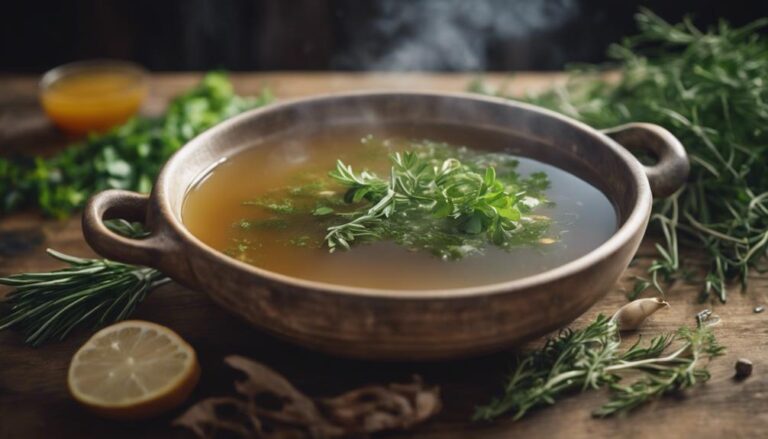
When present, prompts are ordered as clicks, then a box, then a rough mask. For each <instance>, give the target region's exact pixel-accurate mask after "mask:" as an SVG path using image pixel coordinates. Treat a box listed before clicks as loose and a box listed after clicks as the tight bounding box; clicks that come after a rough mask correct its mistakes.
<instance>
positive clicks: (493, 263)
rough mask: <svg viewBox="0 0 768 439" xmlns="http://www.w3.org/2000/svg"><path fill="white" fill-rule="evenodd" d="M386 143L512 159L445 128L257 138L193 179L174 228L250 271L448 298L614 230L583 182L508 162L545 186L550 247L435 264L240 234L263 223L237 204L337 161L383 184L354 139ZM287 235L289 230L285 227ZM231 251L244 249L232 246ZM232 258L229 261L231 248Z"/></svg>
mask: <svg viewBox="0 0 768 439" xmlns="http://www.w3.org/2000/svg"><path fill="white" fill-rule="evenodd" d="M369 135H373V136H374V137H375V138H376V139H388V141H389V143H390V144H391V145H394V146H393V147H394V148H395V149H403V148H400V145H407V142H408V140H409V139H430V140H434V141H441V142H447V143H451V144H454V145H464V146H467V147H470V148H479V149H484V146H485V147H486V148H488V147H489V145H492V144H493V145H494V146H496V147H498V146H501V147H506V148H505V149H507V150H511V149H512V147H513V145H512V144H513V143H514V141H515V140H514V139H510V138H509V137H508V136H501V135H499V134H498V133H492V132H488V131H481V130H467V129H465V128H461V129H459V128H456V127H450V126H410V125H402V126H383V127H382V126H377V127H375V128H374V127H367V126H343V127H336V128H332V129H325V130H322V131H314V132H303V133H291V135H290V136H286V137H278V138H272V139H266V140H264V141H262V142H261V143H259V144H258V145H254V146H253V147H250V148H246V149H244V150H243V151H242V152H240V153H237V154H235V155H234V156H233V157H228V158H227V159H226V160H224V161H223V162H222V163H221V164H219V165H218V166H216V167H215V168H213V169H212V170H211V171H210V172H209V173H207V174H206V175H204V176H201V178H200V179H199V180H198V184H196V185H195V186H194V187H193V188H192V189H191V190H190V191H189V193H188V194H187V197H186V199H185V202H184V206H183V209H182V219H183V222H184V224H185V225H186V226H187V228H188V229H189V230H190V231H191V232H192V233H193V234H194V235H195V236H196V237H198V238H199V239H200V240H202V241H203V242H204V243H206V244H207V245H209V246H211V247H212V248H214V249H217V250H219V251H222V252H227V253H229V254H230V255H231V256H233V257H236V258H238V259H241V260H243V261H244V262H247V263H249V264H252V265H254V266H257V267H260V268H263V269H266V270H269V271H273V272H276V273H281V274H284V275H288V276H293V277H296V278H301V279H306V280H312V281H319V282H325V283H330V284H336V285H346V286H358V287H366V288H375V289H401V290H408V289H411V290H423V289H451V288H463V287H471V286H479V285H487V284H493V283H498V282H504V281H510V280H514V279H518V278H522V277H526V276H531V275H534V274H538V273H542V272H544V271H547V270H550V269H552V268H555V267H557V266H560V265H562V264H565V263H567V262H570V261H573V260H574V259H577V258H579V257H580V256H583V255H584V254H586V253H588V252H590V251H592V250H593V249H595V248H596V247H598V246H599V245H600V244H602V243H603V242H605V241H606V240H607V239H608V238H610V236H611V235H613V233H614V232H615V231H616V227H617V218H616V212H615V210H614V208H613V206H612V204H611V202H610V201H609V200H608V198H607V197H606V196H605V195H604V194H603V193H602V192H601V191H599V190H598V189H596V188H595V187H593V186H591V185H590V184H589V183H587V182H585V181H584V180H582V179H580V178H578V177H576V176H574V175H572V174H570V173H568V172H566V171H563V170H561V169H559V168H556V167H554V166H551V165H547V164H545V163H542V162H539V161H536V160H532V159H528V158H524V157H516V158H517V159H518V160H519V166H518V168H517V170H518V172H519V173H520V174H521V175H528V174H530V173H533V172H537V171H543V172H545V173H546V174H547V176H548V177H549V180H550V183H551V186H550V188H549V189H548V190H547V192H546V194H547V198H548V199H549V200H550V201H552V202H553V204H552V205H542V206H539V207H537V208H536V210H535V211H534V213H536V214H541V215H546V216H549V217H550V218H551V219H552V223H551V225H550V228H549V232H548V235H552V236H556V237H557V240H556V241H555V242H553V243H550V244H546V245H530V246H522V247H518V248H514V249H511V250H503V249H500V248H497V247H494V246H492V245H488V246H487V247H485V249H484V250H483V252H482V254H479V255H472V256H468V257H465V258H463V259H460V260H443V259H440V258H438V257H435V256H433V255H432V254H430V253H428V252H421V251H411V250H408V249H407V248H404V247H400V246H398V245H396V244H394V243H392V242H374V243H369V244H360V245H356V246H353V247H352V249H350V250H347V251H337V252H334V253H329V252H328V249H327V248H325V247H313V246H297V245H295V242H294V243H291V240H293V239H295V238H296V232H295V227H292V228H291V229H289V230H275V229H251V230H243V229H242V228H240V227H237V224H238V223H239V222H240V221H241V220H243V219H249V220H253V219H259V217H260V215H261V218H266V216H268V214H266V213H264V212H260V211H259V210H258V209H254V207H253V206H248V205H244V204H243V202H244V201H247V200H251V199H253V198H254V197H257V196H260V195H264V194H266V193H268V192H269V191H270V190H272V189H274V188H279V187H284V186H289V185H295V184H296V181H297V178H301V177H302V176H307V175H326V174H327V173H328V171H330V170H332V169H333V168H334V167H335V162H336V160H337V159H342V160H344V161H345V162H346V163H349V164H351V165H352V166H353V167H354V168H355V169H356V170H358V171H359V170H361V169H363V168H367V169H371V170H374V171H379V172H381V174H380V175H386V169H387V167H388V165H387V163H388V162H387V159H386V155H381V154H370V153H368V152H366V148H365V147H364V145H363V143H361V139H362V138H364V137H366V136H369ZM302 221H304V223H302V224H300V226H301V228H302V230H304V231H305V232H306V233H305V235H306V236H308V237H309V238H310V239H311V240H313V241H315V242H321V241H322V239H323V237H324V236H325V233H326V230H325V228H324V227H319V226H318V224H317V223H316V220H313V217H306V218H304V219H303V220H302ZM294 226H295V225H294ZM237 243H241V244H242V243H247V245H240V246H238V245H237ZM233 246H234V247H237V248H238V250H237V251H236V252H233V250H232V249H233V248H234V247H233Z"/></svg>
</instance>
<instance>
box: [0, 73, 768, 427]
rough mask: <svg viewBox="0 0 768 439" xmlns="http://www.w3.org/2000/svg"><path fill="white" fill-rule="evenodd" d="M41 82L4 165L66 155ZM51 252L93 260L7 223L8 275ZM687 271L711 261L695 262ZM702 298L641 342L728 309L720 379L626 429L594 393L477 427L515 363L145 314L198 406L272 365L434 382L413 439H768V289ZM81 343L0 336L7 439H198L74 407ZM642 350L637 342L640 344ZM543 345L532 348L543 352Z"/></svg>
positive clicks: (11, 107)
mask: <svg viewBox="0 0 768 439" xmlns="http://www.w3.org/2000/svg"><path fill="white" fill-rule="evenodd" d="M199 77H200V76H199V75H194V74H163V75H155V76H153V77H152V92H153V94H152V98H151V99H150V101H149V102H148V104H147V106H146V108H145V111H146V112H148V113H157V112H158V111H161V110H162V109H163V107H164V105H165V103H166V102H167V99H168V98H169V97H170V96H173V95H176V94H178V93H179V92H181V91H183V90H184V89H186V88H188V87H189V86H191V85H193V84H194V83H195V82H196V81H197V80H198V79H199ZM472 78H473V75H461V74H456V75H454V74H414V75H396V74H393V75H381V74H375V75H370V74H367V75H364V74H335V73H334V74H326V73H270V74H237V75H233V80H234V83H235V87H236V89H237V91H238V93H240V94H253V93H256V92H257V91H258V90H260V89H261V87H262V86H265V85H266V86H269V87H271V89H272V90H273V92H274V93H275V95H276V96H277V97H278V99H283V98H292V97H297V96H305V95H311V94H319V93H328V92H334V91H348V90H362V89H395V88H400V89H415V90H444V91H462V90H464V89H465V88H466V85H467V83H468V82H469V80H470V79H472ZM562 79H563V77H562V75H557V74H535V73H530V74H519V75H516V76H514V77H511V78H510V77H508V76H506V75H498V74H495V75H487V80H488V81H489V82H490V83H491V84H501V83H506V84H507V88H508V90H509V91H510V92H513V93H523V92H525V91H533V90H540V89H543V88H546V87H548V86H550V85H552V84H553V83H554V82H557V81H561V80H562ZM36 91H37V89H36V80H35V78H30V77H8V76H5V77H2V76H0V154H5V153H7V152H8V151H18V150H27V151H38V150H43V151H44V150H50V149H52V148H55V147H57V145H62V143H63V142H62V139H61V138H60V137H59V136H58V135H57V134H56V133H55V131H53V130H52V129H51V127H50V126H49V125H48V122H47V121H46V120H45V118H44V117H43V115H42V113H41V111H40V109H39V106H38V104H37V101H36ZM652 241H653V238H650V237H649V238H646V241H645V242H644V244H643V247H642V248H641V250H640V255H641V256H644V257H641V258H639V260H638V263H637V264H636V265H634V266H633V267H631V268H630V269H629V270H628V271H627V273H626V274H625V276H624V278H623V280H622V281H621V282H620V284H618V285H616V287H615V288H614V289H612V290H611V291H610V292H609V293H608V294H607V296H606V297H605V298H604V299H602V300H601V301H599V302H598V303H597V304H596V305H595V306H594V307H593V308H592V309H591V310H589V311H588V312H587V313H586V314H585V315H584V316H582V317H581V318H580V319H579V320H577V321H576V322H575V323H574V324H575V325H580V324H583V323H584V322H585V321H586V320H587V319H591V318H593V317H594V316H595V315H596V314H597V313H601V312H602V313H605V314H610V313H612V312H613V311H614V310H615V309H617V308H618V307H619V306H621V305H622V304H623V303H625V301H626V299H625V297H624V289H625V288H627V287H629V286H631V279H630V278H631V276H632V275H633V274H641V273H642V271H643V268H644V267H645V266H646V265H647V263H648V262H649V257H650V256H652V255H653V250H652ZM46 247H52V248H55V249H58V250H60V251H63V252H66V253H70V254H74V255H79V256H89V255H92V254H93V253H92V251H91V250H90V249H89V248H88V246H87V245H86V243H85V241H84V240H83V238H82V235H81V231H80V225H79V217H73V218H71V219H69V220H65V221H52V220H45V219H43V218H41V217H40V216H39V215H38V214H36V213H35V212H26V213H22V214H15V215H11V216H8V217H4V218H0V275H5V274H10V273H18V272H26V271H41V270H49V269H53V268H56V267H57V266H58V265H57V264H56V263H54V262H53V261H52V260H50V259H49V258H47V257H46V256H45V254H44V249H45V248H46ZM683 258H684V259H688V260H692V261H695V260H697V259H699V255H698V252H697V250H695V249H686V250H684V251H683ZM698 293H699V287H698V286H696V285H686V284H677V285H675V286H674V287H673V288H672V289H671V290H670V291H669V292H668V293H667V300H668V301H669V302H670V303H671V305H672V307H671V309H669V310H666V311H661V312H659V313H657V314H656V315H654V316H653V317H652V318H651V319H650V321H649V322H648V324H647V325H646V326H645V327H644V328H643V330H642V331H641V332H642V334H645V335H648V336H650V335H654V334H657V333H659V332H660V331H671V330H674V329H675V328H677V327H678V326H680V325H683V324H688V325H690V324H693V321H694V315H695V314H696V313H697V312H698V311H700V310H702V309H704V308H706V307H714V310H715V312H716V313H717V314H718V315H720V317H721V318H722V323H721V324H720V325H719V326H718V327H717V329H716V333H717V336H718V338H719V340H720V341H721V342H722V344H723V345H725V346H726V347H727V354H726V355H725V356H724V357H721V358H718V359H716V360H715V361H714V362H713V363H712V364H711V366H710V369H711V371H712V379H711V380H710V381H709V382H708V383H707V384H706V385H704V386H700V387H698V388H696V389H694V390H692V391H690V392H688V393H687V394H685V395H683V396H678V397H669V398H665V399H663V400H661V401H658V402H655V403H652V404H650V405H648V406H646V407H643V408H641V409H639V410H637V411H636V412H635V413H633V414H631V415H629V416H628V417H626V418H623V419H622V418H614V419H602V420H601V419H593V418H592V417H590V411H591V410H592V409H594V408H595V407H597V406H599V405H600V404H601V401H603V400H604V398H605V397H606V394H605V393H603V392H601V391H593V392H589V393H587V394H582V395H574V396H569V397H567V398H564V399H563V400H562V401H561V402H559V403H558V404H557V405H555V406H554V407H550V408H546V409H542V410H538V411H536V412H534V413H531V414H530V415H529V416H527V417H526V418H525V419H523V420H522V421H518V422H512V421H510V420H509V419H502V420H499V421H497V422H493V423H488V424H482V423H481V424H477V423H471V422H469V421H468V418H469V416H470V414H471V412H472V408H473V407H474V406H475V405H476V404H479V403H483V402H485V401H487V400H488V399H489V398H490V397H491V396H493V395H494V394H495V392H497V391H498V389H499V386H500V383H501V381H502V379H503V376H504V375H505V373H506V372H507V371H508V369H509V365H510V361H511V358H512V355H513V354H512V353H511V352H506V353H499V354H495V355H492V356H486V357H482V358H474V359H469V360H462V361H453V362H441V363H424V364H408V363H396V364H387V363H371V362H361V361H350V360H343V359H337V358H332V357H328V356H324V355H321V354H318V353H314V352H310V351H307V350H304V349H301V348H298V347H295V346H292V345H288V344H285V343H283V342H280V341H277V340H275V339H273V338H271V337H269V336H267V335H265V334H263V333H261V332H259V331H257V330H255V329H252V328H250V327H249V326H247V325H246V324H244V323H242V322H241V321H239V320H237V319H234V318H232V317H231V316H230V315H229V314H227V313H225V312H224V311H222V310H221V309H219V308H218V307H216V306H215V305H214V304H213V303H211V302H210V300H209V299H208V298H207V297H206V296H205V294H204V293H201V292H198V291H193V290H189V289H187V288H184V287H181V286H179V285H176V284H169V285H166V286H164V287H162V288H161V289H158V290H157V291H155V292H154V293H153V294H152V295H150V297H149V298H148V299H147V300H146V301H145V303H144V304H142V305H141V306H140V308H139V309H138V311H137V312H136V314H135V317H136V318H139V319H146V320H151V321H154V322H158V323H161V324H163V325H167V326H169V327H170V328H173V329H174V330H176V331H177V332H178V333H179V334H181V335H182V336H183V337H184V338H185V339H187V340H188V341H189V342H190V343H191V344H192V345H193V346H194V347H195V349H196V350H197V352H198V353H199V356H200V360H201V366H202V370H203V375H202V378H201V381H200V384H199V385H198V387H197V389H196V390H195V392H194V394H193V396H192V399H191V401H193V400H198V399H199V398H202V397H206V396H213V395H224V394H229V393H231V392H232V379H233V378H234V377H235V374H233V373H232V372H231V371H230V370H229V369H228V368H227V367H225V366H224V365H223V363H222V359H223V358H224V356H226V355H228V354H240V355H245V356H248V357H252V358H254V359H257V360H259V361H262V362H264V363H266V364H268V365H270V366H272V367H274V368H275V369H276V370H278V371H280V372H282V373H283V374H285V375H286V376H287V377H288V378H289V379H291V380H292V381H293V382H294V383H295V384H296V385H297V387H299V388H300V389H303V390H305V391H306V392H307V393H308V394H310V395H333V394H336V393H339V392H342V391H344V390H348V389H350V388H352V387H353V386H358V385H362V384H366V383H374V382H391V381H395V380H398V379H405V378H407V377H409V376H410V375H411V374H413V373H419V374H421V375H422V376H423V377H424V379H425V380H426V381H427V382H428V383H435V384H439V385H440V386H441V387H442V394H443V399H444V404H445V407H444V410H443V411H442V413H441V414H440V415H439V416H438V417H436V418H435V419H433V420H432V421H430V422H428V423H427V424H425V425H422V426H420V427H418V428H417V429H415V430H412V431H410V432H405V433H399V434H393V435H387V437H398V438H400V437H403V438H417V437H418V438H456V439H458V438H488V439H490V438H509V437H521V438H523V437H526V438H528V437H529V438H538V437H542V438H569V439H577V438H594V437H611V438H613V437H622V438H634V437H638V438H639V437H672V438H676V437H680V438H683V437H686V438H687V437H691V438H692V437H697V438H710V437H712V438H715V437H718V438H719V437H729V438H741V437H768V373H767V371H766V369H767V368H768V312H765V313H761V314H757V313H754V312H753V308H754V307H755V306H756V305H761V304H765V303H766V302H768V297H766V296H767V295H768V276H765V275H762V276H758V275H757V274H754V275H753V276H751V278H750V287H749V290H748V291H746V292H745V293H743V294H742V293H739V291H738V287H736V286H734V287H732V291H731V294H730V295H729V302H728V304H727V305H720V304H700V303H698V302H697V296H698ZM88 336H89V333H88V332H87V331H86V332H79V333H77V334H74V335H73V336H71V337H70V338H69V339H68V340H66V341H65V342H62V343H55V344H49V345H45V346H43V347H41V348H37V349H33V348H30V347H27V346H25V345H24V344H22V341H21V338H20V337H19V335H18V334H15V333H11V332H3V333H0V438H38V437H46V438H48V437H79V438H86V437H94V438H96V437H109V438H119V437H190V436H191V435H190V434H189V433H188V432H186V431H185V430H181V429H177V428H173V427H171V426H170V425H169V422H170V420H171V419H172V418H173V416H174V415H175V414H178V411H177V412H175V413H173V414H170V415H168V416H165V417H161V418H158V419H155V420H152V421H147V422H140V423H132V424H121V423H115V422H110V421H105V420H101V419H98V418H96V417H93V416H90V415H89V414H87V413H86V412H84V411H83V410H82V409H81V408H80V407H79V406H78V405H77V404H75V403H74V402H73V401H72V400H71V399H70V398H69V397H68V395H67V391H66V383H65V380H66V370H67V367H68V364H69V361H70V358H71V356H72V354H73V353H74V352H75V350H76V349H77V348H78V347H79V346H80V345H81V344H82V343H83V342H84V341H85V340H86V339H87V338H88ZM632 338H633V337H628V338H627V340H625V342H630V341H631V339H632ZM535 343H536V342H534V343H532V344H531V345H535ZM739 357H746V358H749V359H751V360H752V361H753V362H754V364H755V372H754V374H753V375H752V377H750V378H748V379H746V380H745V381H735V380H734V379H733V378H732V377H733V365H734V362H735V361H736V359H737V358H739Z"/></svg>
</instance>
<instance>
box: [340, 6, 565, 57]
mask: <svg viewBox="0 0 768 439" xmlns="http://www.w3.org/2000/svg"><path fill="white" fill-rule="evenodd" d="M380 6H381V8H380V11H379V12H380V15H379V17H377V18H376V19H375V20H373V22H372V23H366V27H365V28H363V29H362V30H361V33H363V35H362V36H358V38H359V40H357V41H354V42H353V45H352V47H350V49H349V50H348V51H347V52H346V53H343V54H342V55H340V56H339V57H337V59H335V60H334V64H336V65H338V66H340V67H345V66H350V65H352V66H354V65H356V66H363V68H364V69H366V70H484V69H485V68H486V65H487V56H488V54H487V48H488V46H489V43H490V42H493V41H506V40H514V39H520V38H526V37H529V36H530V35H531V34H534V33H536V32H540V31H545V30H548V29H551V28H555V27H558V26H560V25H562V24H563V23H565V22H567V21H569V20H571V19H573V18H575V17H576V15H577V13H578V5H577V3H576V1H575V0H423V1H398V0H385V1H382V2H381V3H380ZM382 42H389V44H388V45H387V46H386V47H381V43H382Z"/></svg>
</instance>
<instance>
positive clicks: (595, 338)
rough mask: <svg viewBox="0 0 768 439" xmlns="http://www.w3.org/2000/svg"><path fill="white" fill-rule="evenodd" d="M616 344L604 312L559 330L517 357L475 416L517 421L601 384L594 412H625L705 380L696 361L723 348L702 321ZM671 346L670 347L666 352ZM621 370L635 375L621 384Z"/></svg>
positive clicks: (617, 340)
mask: <svg viewBox="0 0 768 439" xmlns="http://www.w3.org/2000/svg"><path fill="white" fill-rule="evenodd" d="M620 344H621V340H620V337H619V330H618V327H617V324H616V321H615V320H614V319H611V318H608V317H605V316H603V315H598V316H597V318H596V319H595V320H594V321H593V322H592V323H590V324H589V325H587V326H586V327H584V328H582V329H577V330H573V329H565V330H563V331H561V332H560V334H559V335H558V336H556V337H554V338H549V339H547V341H546V343H545V345H544V347H542V348H541V349H539V350H535V351H533V352H530V353H528V354H526V355H524V356H523V357H521V358H518V360H517V367H516V368H515V370H514V372H513V373H512V374H511V375H510V377H509V379H508V380H507V383H506V385H505V387H504V394H503V395H502V396H501V397H500V398H497V399H495V400H493V401H491V402H490V403H489V404H488V405H486V406H482V407H478V408H477V410H476V412H475V415H474V418H475V419H476V420H491V419H495V418H497V417H499V416H501V415H503V414H506V413H511V414H512V416H513V419H515V420H517V419H520V418H522V417H523V416H525V414H526V413H528V411H529V410H531V409H533V408H535V407H540V406H544V405H552V404H554V403H555V401H556V399H557V398H559V397H561V396H563V395H564V394H567V393H569V392H574V391H585V390H589V389H598V388H601V387H606V386H607V387H609V388H610V389H611V397H610V400H609V401H608V402H607V403H605V404H604V405H603V406H601V407H600V408H598V409H597V410H595V411H594V412H593V415H594V416H598V417H603V416H611V415H615V414H618V413H623V412H627V411H630V410H632V409H634V408H636V407H638V406H640V405H642V404H644V403H646V402H648V401H650V400H651V399H654V398H657V397H660V396H662V395H665V394H669V393H671V392H674V391H678V390H682V389H685V388H688V387H692V386H694V385H696V384H697V383H702V382H705V381H707V380H708V379H709V372H708V371H707V369H706V368H705V367H703V366H702V364H701V363H702V362H703V361H704V360H709V359H711V358H714V357H717V356H720V355H722V354H723V352H724V348H723V347H722V346H720V345H719V344H718V343H717V340H716V339H715V336H714V334H713V333H712V330H711V328H709V327H707V326H706V325H697V327H696V328H694V329H691V328H688V327H682V328H680V329H679V330H678V331H677V332H676V333H674V334H666V335H661V336H657V337H654V338H653V339H652V340H651V341H650V343H648V344H645V345H641V343H640V340H638V341H637V343H635V344H634V345H632V346H631V347H630V348H629V349H627V350H626V351H624V352H620ZM671 345H675V349H674V350H673V351H672V352H670V353H667V354H665V351H667V350H668V348H669V347H670V346H671ZM626 374H631V375H632V376H633V377H635V376H637V375H638V374H639V377H638V378H635V379H634V381H633V382H632V383H631V384H629V385H623V384H622V376H623V375H626Z"/></svg>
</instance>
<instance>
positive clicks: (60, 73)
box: [41, 62, 147, 135]
mask: <svg viewBox="0 0 768 439" xmlns="http://www.w3.org/2000/svg"><path fill="white" fill-rule="evenodd" d="M146 95H147V85H146V82H145V78H144V73H143V71H142V70H141V68H139V67H137V66H134V65H132V64H130V63H117V62H115V63H111V62H109V63H107V62H104V63H102V62H92V63H91V62H85V63H73V64H68V65H65V66H62V67H59V68H56V69H54V70H51V71H50V72H48V73H47V74H46V75H45V76H44V77H43V80H42V83H41V101H42V105H43V109H44V110H45V112H46V113H47V114H48V116H49V117H50V118H51V119H52V120H53V121H54V123H55V124H56V125H57V126H58V127H59V128H61V129H62V130H63V131H65V132H67V133H69V134H74V135H82V134H87V133H90V132H104V131H107V130H109V129H110V128H112V127H114V126H117V125H120V124H122V123H124V122H126V121H127V120H128V119H130V118H131V117H132V116H133V115H134V114H136V113H137V112H138V110H139V108H140V107H141V104H142V102H143V101H144V98H145V97H146Z"/></svg>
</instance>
